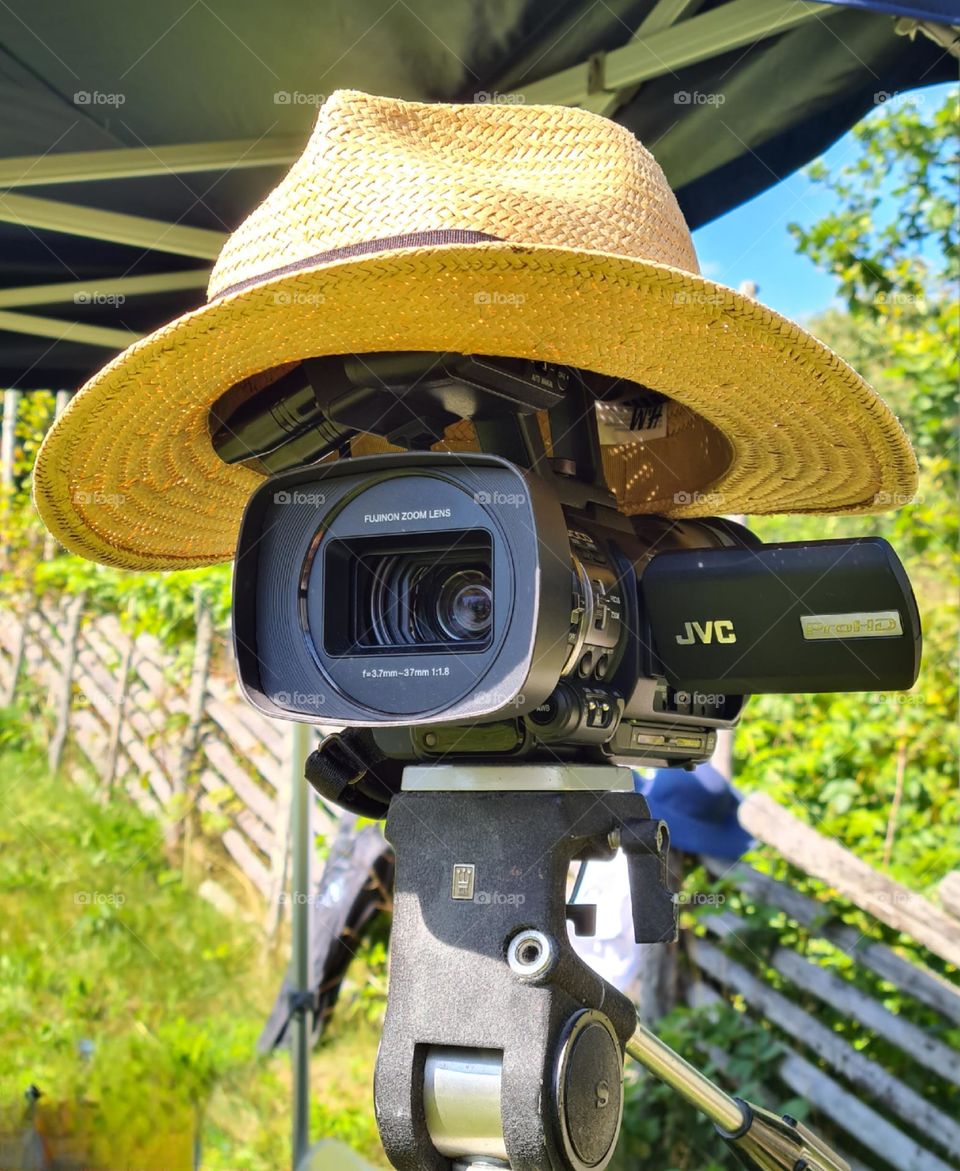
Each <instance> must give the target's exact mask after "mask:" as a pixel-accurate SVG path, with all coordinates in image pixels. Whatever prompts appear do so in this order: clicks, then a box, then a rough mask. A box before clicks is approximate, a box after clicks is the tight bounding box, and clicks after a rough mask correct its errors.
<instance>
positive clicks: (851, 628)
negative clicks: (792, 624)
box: [800, 610, 903, 642]
mask: <svg viewBox="0 0 960 1171" xmlns="http://www.w3.org/2000/svg"><path fill="white" fill-rule="evenodd" d="M800 626H801V629H802V630H803V637H804V638H805V639H806V640H807V642H816V641H817V640H819V639H841V638H896V637H897V636H898V635H901V634H903V623H902V622H901V621H900V611H899V610H873V611H869V612H860V613H853V614H802V615H801V616H800Z"/></svg>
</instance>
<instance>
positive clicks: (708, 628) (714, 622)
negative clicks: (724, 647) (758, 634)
mask: <svg viewBox="0 0 960 1171" xmlns="http://www.w3.org/2000/svg"><path fill="white" fill-rule="evenodd" d="M736 641H737V635H736V631H735V630H734V629H733V621H732V620H731V619H729V618H711V619H709V620H708V621H706V622H703V623H700V622H684V624H683V634H678V635H677V644H678V646H693V645H695V644H696V643H698V642H702V643H703V644H704V645H705V646H709V645H710V644H711V643H713V642H722V643H731V642H736Z"/></svg>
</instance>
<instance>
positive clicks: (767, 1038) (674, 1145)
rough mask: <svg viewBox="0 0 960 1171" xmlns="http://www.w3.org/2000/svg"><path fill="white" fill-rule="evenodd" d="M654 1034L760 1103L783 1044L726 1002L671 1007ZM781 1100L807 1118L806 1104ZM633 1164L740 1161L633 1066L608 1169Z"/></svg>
mask: <svg viewBox="0 0 960 1171" xmlns="http://www.w3.org/2000/svg"><path fill="white" fill-rule="evenodd" d="M657 1035H658V1036H659V1037H661V1038H662V1039H663V1040H664V1041H666V1043H667V1044H668V1045H669V1046H670V1047H671V1048H672V1049H674V1050H676V1052H678V1053H681V1054H685V1055H686V1056H687V1057H688V1059H690V1060H692V1061H693V1062H694V1063H695V1064H696V1065H697V1066H698V1068H700V1069H702V1070H703V1071H704V1072H705V1073H706V1074H707V1075H708V1076H709V1077H711V1078H713V1079H714V1080H718V1079H719V1080H721V1081H722V1080H724V1079H725V1078H729V1079H730V1081H731V1083H732V1084H734V1085H736V1087H737V1093H738V1094H740V1095H742V1096H743V1097H744V1098H747V1099H749V1100H752V1101H754V1102H758V1103H759V1102H762V1101H764V1099H765V1096H766V1091H765V1090H764V1085H765V1084H769V1082H770V1080H772V1076H773V1072H774V1069H775V1066H776V1063H777V1060H778V1058H780V1057H782V1055H783V1048H782V1046H781V1045H780V1043H779V1042H778V1041H777V1039H776V1037H775V1036H774V1035H773V1033H772V1032H771V1031H770V1030H769V1029H768V1028H767V1027H766V1026H765V1025H762V1024H760V1023H759V1022H757V1021H753V1020H751V1019H750V1018H749V1017H747V1016H745V1015H744V1014H743V1013H741V1012H739V1011H737V1009H735V1008H733V1007H732V1006H731V1005H727V1004H718V1005H715V1006H710V1007H709V1008H698V1009H691V1008H682V1007H681V1008H675V1009H674V1010H673V1011H672V1012H670V1013H669V1014H668V1015H667V1016H666V1017H664V1018H663V1019H662V1020H661V1021H659V1022H658V1023H657ZM720 1061H722V1066H721V1065H719V1064H718V1062H720ZM721 1075H722V1076H721ZM778 1105H779V1106H780V1107H781V1108H783V1109H787V1107H788V1106H789V1110H790V1111H791V1112H793V1114H794V1117H798V1118H802V1117H803V1115H804V1110H805V1106H804V1103H803V1102H800V1101H794V1102H790V1103H789V1104H783V1103H779V1104H778ZM638 1166H650V1167H657V1168H658V1169H660V1171H736V1169H737V1168H739V1167H740V1163H739V1162H738V1161H737V1159H736V1156H734V1155H733V1154H732V1152H730V1151H728V1150H727V1149H726V1147H724V1145H723V1143H722V1142H721V1141H720V1139H719V1138H718V1137H717V1133H716V1131H715V1130H714V1128H713V1125H712V1123H710V1122H709V1121H708V1120H707V1119H706V1118H704V1117H703V1115H701V1114H698V1113H697V1111H695V1110H694V1109H693V1107H692V1106H688V1105H687V1104H686V1103H685V1102H684V1101H683V1100H682V1099H681V1098H679V1097H678V1096H677V1094H675V1093H674V1091H673V1090H671V1089H669V1088H668V1087H667V1086H666V1085H664V1083H663V1082H661V1081H659V1080H658V1079H656V1078H654V1077H653V1076H652V1075H650V1074H647V1073H645V1072H639V1073H638V1072H636V1071H635V1070H632V1071H631V1073H630V1075H629V1078H628V1081H627V1085H626V1090H625V1094H624V1116H623V1132H622V1135H621V1138H620V1143H619V1145H618V1147H617V1153H616V1156H615V1157H614V1161H613V1162H612V1163H611V1171H628V1169H629V1168H633V1167H638Z"/></svg>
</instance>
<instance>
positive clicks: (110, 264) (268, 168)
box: [0, 0, 960, 389]
mask: <svg viewBox="0 0 960 1171" xmlns="http://www.w3.org/2000/svg"><path fill="white" fill-rule="evenodd" d="M943 2H944V0H940V2H939V3H937V0H927V2H926V3H918V4H909V3H906V2H902V3H896V4H893V3H885V4H882V5H880V4H877V5H869V4H867V3H865V2H864V0H860V2H858V3H857V5H856V6H845V5H839V4H805V3H801V2H799V0H603V2H598V0H567V2H566V3H558V2H557V0H353V2H352V3H343V2H340V0H313V2H311V3H307V2H306V0H270V2H269V3H264V2H263V0H192V2H191V0H176V2H172V0H153V2H152V3H150V4H135V5H134V4H128V5H118V4H117V3H116V0H85V2H84V3H83V4H77V3H74V2H71V0H52V2H49V3H45V4H36V3H35V2H28V0H6V3H4V4H3V5H0V109H2V110H3V118H2V120H0V385H2V386H16V387H21V388H24V389H30V388H39V387H52V388H58V387H65V388H72V387H74V386H76V385H77V384H78V383H79V382H80V381H82V380H83V378H84V377H85V376H86V375H87V374H88V373H90V372H91V371H93V370H94V369H96V368H98V367H99V366H100V365H102V364H103V362H104V361H106V359H107V358H109V357H110V355H111V353H113V352H115V351H116V350H118V349H120V348H122V346H123V344H124V342H125V341H126V340H127V336H128V334H129V335H130V337H132V336H134V335H136V334H140V333H144V332H147V331H149V330H150V329H152V328H154V327H155V326H157V325H159V324H160V323H162V322H163V321H165V320H168V319H169V318H171V317H173V316H175V315H176V314H177V313H179V312H182V311H183V310H185V309H186V308H188V307H190V306H192V305H194V304H197V303H198V302H199V301H201V300H202V299H203V285H204V283H205V281H204V278H205V273H206V271H207V269H208V268H209V265H210V262H211V259H212V257H213V256H215V254H216V250H217V247H218V244H219V239H220V238H221V237H222V235H223V234H225V233H226V232H228V231H230V230H231V229H232V228H233V227H234V226H235V225H236V224H237V223H238V222H239V221H240V220H241V219H242V218H243V217H244V216H245V215H246V213H247V212H248V211H249V210H250V209H251V208H252V207H253V206H254V205H255V204H256V203H257V202H258V201H259V200H260V199H261V198H262V196H263V195H264V194H265V193H266V192H267V191H268V190H269V189H270V188H271V187H272V186H273V185H274V184H275V183H276V182H277V180H278V178H279V177H280V176H281V175H282V174H283V172H284V170H285V169H286V166H287V165H288V163H289V162H290V161H292V159H293V158H294V157H296V155H297V154H298V153H299V149H300V147H301V146H302V144H303V142H304V141H305V139H306V136H307V135H308V133H309V131H310V127H311V124H312V121H313V119H314V116H315V112H316V108H317V106H318V104H320V103H321V102H322V101H323V98H324V96H325V95H326V94H328V93H330V92H331V91H332V90H333V89H336V88H339V87H344V86H350V87H356V88H361V89H367V90H370V91H374V92H379V93H384V94H391V95H396V96H401V97H411V98H412V97H415V98H421V99H435V100H466V101H483V100H527V101H563V102H570V103H575V104H580V105H586V106H588V107H589V108H592V109H597V110H599V111H600V112H603V113H607V114H609V115H610V116H612V117H615V118H616V119H617V120H619V121H621V122H623V123H624V124H625V125H627V126H628V127H630V129H631V130H633V131H635V132H636V133H637V135H638V136H639V137H640V138H641V139H642V141H643V142H644V143H645V144H646V145H648V146H649V147H650V148H651V149H652V150H653V152H654V154H655V155H656V156H657V158H658V159H659V161H660V162H661V164H662V165H663V167H664V169H665V170H666V172H667V176H668V178H669V179H670V181H671V183H672V185H673V186H674V188H675V189H676V190H677V192H678V196H679V198H680V202H681V205H682V207H683V209H684V211H685V213H686V215H687V217H688V220H689V222H690V224H691V226H692V227H695V226H697V225H699V224H702V223H704V222H706V221H707V220H710V219H711V218H713V217H715V216H718V215H720V214H722V213H723V212H725V211H727V210H729V209H730V208H731V207H734V206H736V205H737V204H738V203H740V202H742V201H743V200H745V199H747V198H749V197H751V196H753V195H755V194H757V193H758V192H760V191H762V190H763V189H765V188H766V187H768V186H770V185H771V184H773V183H776V182H777V181H779V180H780V179H781V178H783V177H784V176H786V175H787V174H789V173H790V172H791V171H793V170H795V169H796V168H797V167H798V166H801V165H802V164H803V163H805V162H807V161H808V160H809V159H811V158H813V157H815V156H816V155H817V154H818V153H819V152H821V151H822V150H823V149H825V148H826V147H827V146H828V145H829V144H830V143H831V142H832V141H834V140H835V139H836V138H837V137H839V136H840V135H841V134H842V133H843V132H844V131H845V130H846V129H847V128H848V127H849V126H850V125H851V124H852V123H853V122H854V121H856V120H857V119H858V118H859V117H861V116H862V115H863V114H864V113H865V112H866V111H868V110H869V109H871V108H872V107H873V105H874V103H875V101H877V100H880V99H878V98H877V95H878V94H880V95H883V94H884V93H895V92H899V91H903V90H906V89H909V88H911V87H914V86H918V85H927V84H931V83H933V82H936V81H942V80H948V79H950V78H951V77H952V76H955V72H956V62H955V61H954V60H953V59H952V58H951V57H950V55H949V53H948V52H947V51H946V50H945V48H944V46H943V44H942V43H940V44H938V43H937V42H936V41H935V40H933V39H930V38H929V37H928V36H924V35H917V36H915V37H914V38H912V39H910V38H908V37H905V36H902V35H898V33H897V31H896V29H895V26H896V24H897V22H898V20H901V21H902V18H903V17H905V16H906V17H912V18H913V19H914V20H915V21H925V22H934V23H937V22H940V23H939V27H940V28H941V29H942V28H943V27H944V26H943V23H942V22H943V21H944V20H945V19H947V14H945V13H942V12H941V11H940V9H941V7H942V5H943ZM948 7H950V6H948ZM880 8H882V9H883V11H878V10H877V9H880ZM956 19H958V20H960V17H957V18H956ZM504 95H509V96H507V97H505V96H504ZM191 144H192V145H191ZM185 145H186V147H188V148H189V149H173V148H180V147H184V146H185ZM101 152H106V153H101ZM51 201H52V202H51ZM90 209H92V214H91V210H90ZM103 213H120V215H119V216H116V215H110V214H103ZM129 217H144V218H146V219H147V220H148V221H157V222H158V223H159V225H160V226H159V227H158V225H157V223H154V224H150V223H146V224H144V223H143V222H142V220H131V219H130V218H129ZM164 225H170V227H169V228H168V229H166V230H165V229H164ZM185 229H186V230H185ZM152 274H153V276H154V279H143V278H149V277H151V275H152ZM156 274H160V275H159V276H157V275H156ZM131 278H138V279H136V280H132V279H131ZM118 280H120V281H122V283H120V284H117V283H116V282H117V281H118ZM51 285H61V286H63V287H62V288H54V289H51V288H49V286H51ZM41 287H43V291H42V292H41V291H39V290H40V289H41Z"/></svg>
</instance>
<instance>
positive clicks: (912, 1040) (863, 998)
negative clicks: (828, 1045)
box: [700, 911, 960, 1086]
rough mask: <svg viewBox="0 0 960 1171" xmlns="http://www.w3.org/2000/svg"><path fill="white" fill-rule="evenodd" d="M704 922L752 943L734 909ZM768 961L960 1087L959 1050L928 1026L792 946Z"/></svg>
mask: <svg viewBox="0 0 960 1171" xmlns="http://www.w3.org/2000/svg"><path fill="white" fill-rule="evenodd" d="M700 922H701V924H702V926H703V927H705V928H706V929H707V931H709V932H710V933H711V934H712V935H715V936H717V937H718V938H719V939H734V940H738V941H740V942H742V943H743V944H744V946H746V947H749V944H748V943H747V942H746V940H747V939H748V937H749V932H750V928H749V925H748V924H747V923H745V922H744V920H743V919H741V918H739V916H737V915H734V914H733V912H731V911H723V912H721V913H720V914H719V915H705V916H703V918H702V919H701V920H700ZM767 963H769V964H770V966H771V967H772V968H774V969H775V970H776V971H778V972H779V973H780V974H781V975H782V976H786V978H787V979H788V980H790V981H791V982H792V983H794V984H796V985H797V986H798V987H799V988H801V989H803V990H804V991H806V992H811V993H812V994H813V995H814V996H816V997H817V999H818V1000H822V1001H823V1002H824V1004H829V1005H830V1006H831V1008H835V1009H836V1010H837V1011H838V1012H840V1013H843V1015H844V1016H846V1017H849V1018H851V1019H852V1020H855V1021H859V1022H860V1024H862V1025H864V1026H865V1027H866V1028H868V1029H871V1030H873V1032H875V1033H877V1034H879V1035H880V1036H882V1037H883V1038H884V1040H886V1041H889V1042H890V1043H891V1044H892V1045H896V1046H897V1048H898V1049H900V1050H901V1051H902V1052H904V1053H906V1054H907V1055H908V1056H909V1057H911V1058H913V1060H914V1061H916V1062H917V1063H918V1064H919V1065H922V1066H924V1067H925V1068H926V1069H929V1070H930V1071H931V1072H932V1073H935V1074H936V1075H937V1076H938V1077H942V1078H944V1079H945V1080H946V1081H950V1082H952V1083H953V1084H954V1085H955V1086H960V1053H958V1052H957V1051H956V1050H955V1049H951V1048H950V1046H948V1045H944V1044H943V1042H942V1041H938V1040H937V1039H936V1038H935V1037H931V1036H930V1034H929V1033H926V1032H924V1030H923V1029H920V1028H917V1026H916V1025H912V1024H911V1023H910V1022H909V1021H905V1020H904V1019H903V1018H902V1017H900V1016H896V1015H895V1014H894V1013H892V1012H889V1011H888V1010H887V1009H885V1008H884V1007H883V1005H882V1004H878V1003H877V1001H876V1000H874V999H873V998H872V997H871V996H868V995H867V994H866V993H865V992H862V991H861V990H860V989H859V988H857V987H856V986H855V985H854V984H851V983H849V982H848V981H847V980H844V979H841V977H839V976H836V975H834V973H833V972H830V971H829V970H828V969H827V968H822V967H819V966H818V965H817V964H812V963H811V962H810V961H809V960H806V959H804V958H803V956H800V955H798V954H797V953H796V952H795V951H791V950H790V948H787V947H778V948H777V949H776V950H775V951H774V952H773V954H772V955H771V956H770V957H769V959H768V960H767Z"/></svg>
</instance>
